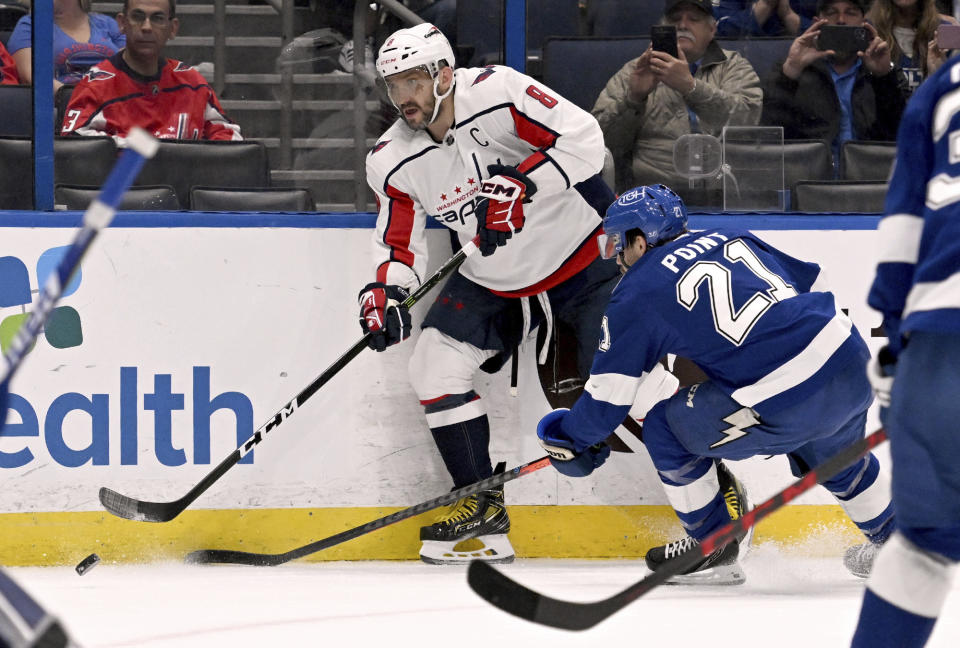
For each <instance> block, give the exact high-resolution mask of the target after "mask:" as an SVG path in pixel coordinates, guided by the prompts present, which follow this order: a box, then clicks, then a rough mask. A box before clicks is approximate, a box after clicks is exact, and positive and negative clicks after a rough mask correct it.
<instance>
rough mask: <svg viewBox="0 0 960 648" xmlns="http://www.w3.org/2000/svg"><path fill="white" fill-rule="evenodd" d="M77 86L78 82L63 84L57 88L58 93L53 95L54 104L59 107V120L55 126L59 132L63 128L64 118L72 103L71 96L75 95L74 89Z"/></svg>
mask: <svg viewBox="0 0 960 648" xmlns="http://www.w3.org/2000/svg"><path fill="white" fill-rule="evenodd" d="M76 87H77V86H76V84H73V83H68V84H67V85H62V86H60V87H59V88H58V89H57V92H56V94H55V95H53V106H54V108H56V109H57V120H56V122H54V125H53V126H54V128H56V129H57V132H58V133H59V132H60V130H61V129H62V128H63V118H64V116H65V115H66V114H67V106H68V105H69V104H70V97H71V95H73V89H74V88H76Z"/></svg>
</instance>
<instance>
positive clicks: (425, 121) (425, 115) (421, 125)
mask: <svg viewBox="0 0 960 648" xmlns="http://www.w3.org/2000/svg"><path fill="white" fill-rule="evenodd" d="M436 104H437V100H436V99H430V102H429V103H428V104H427V105H425V106H421V105H420V104H418V103H417V102H415V101H408V102H406V103H405V104H403V105H402V106H400V117H401V118H402V119H403V123H404V124H406V125H407V128H409V129H410V130H414V131H422V130H427V126H429V125H430V117H431V115H433V109H434V107H435V106H436ZM407 108H416V109H417V110H418V111H419V117H420V121H419V122H417V123H414V124H411V123H410V120H409V119H407V116H406V115H405V114H404V112H403V111H404V110H405V109H407Z"/></svg>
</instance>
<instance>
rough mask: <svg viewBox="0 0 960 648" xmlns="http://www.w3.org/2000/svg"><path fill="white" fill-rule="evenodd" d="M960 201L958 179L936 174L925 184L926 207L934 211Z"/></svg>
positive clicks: (944, 174)
mask: <svg viewBox="0 0 960 648" xmlns="http://www.w3.org/2000/svg"><path fill="white" fill-rule="evenodd" d="M957 201H960V178H954V177H953V176H951V175H949V174H946V173H939V174H937V175H936V176H935V177H934V178H933V179H932V180H930V182H929V183H928V184H927V200H926V204H927V207H929V208H930V209H932V210H934V211H936V210H938V209H943V208H944V207H946V206H948V205H952V204H954V203H955V202H957Z"/></svg>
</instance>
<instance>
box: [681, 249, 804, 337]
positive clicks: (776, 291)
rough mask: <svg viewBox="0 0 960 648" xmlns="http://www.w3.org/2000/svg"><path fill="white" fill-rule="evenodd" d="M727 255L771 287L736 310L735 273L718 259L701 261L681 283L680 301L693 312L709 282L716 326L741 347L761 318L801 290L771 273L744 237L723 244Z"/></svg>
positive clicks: (724, 335) (725, 255) (711, 306)
mask: <svg viewBox="0 0 960 648" xmlns="http://www.w3.org/2000/svg"><path fill="white" fill-rule="evenodd" d="M723 256H724V258H726V259H727V260H729V261H733V262H734V263H742V264H743V265H744V266H745V267H746V268H747V269H749V270H750V271H751V272H752V273H753V274H755V275H756V276H757V277H759V278H760V279H762V280H763V281H764V282H766V283H767V284H768V285H769V286H770V290H767V291H764V292H758V293H754V294H753V295H752V296H751V297H750V299H748V300H747V302H746V303H745V304H744V305H743V306H741V307H740V310H738V311H736V312H734V305H733V273H732V272H731V271H730V270H729V269H728V268H726V267H724V266H722V265H720V264H719V263H717V262H715V261H698V262H697V263H695V264H693V265H692V266H691V267H690V268H689V269H688V270H687V271H686V272H685V273H683V276H682V277H680V280H679V281H678V282H677V301H678V302H680V304H681V305H682V306H683V307H684V308H686V309H687V310H690V311H692V310H693V307H694V306H696V305H697V301H699V299H700V290H699V289H700V284H701V283H703V282H706V283H707V287H708V293H709V295H710V308H711V310H712V311H713V326H714V328H715V329H716V330H717V333H719V334H720V335H722V336H723V337H725V338H727V339H728V340H730V341H731V342H732V343H733V344H735V345H737V346H740V345H741V344H742V343H743V341H744V340H745V339H746V337H747V335H748V334H749V333H750V331H751V330H752V329H753V327H754V326H755V325H756V324H757V322H758V321H759V320H760V318H761V317H762V316H763V314H764V313H766V312H767V310H768V309H769V308H770V307H771V306H773V304H774V303H776V302H779V301H783V300H785V299H789V298H790V297H796V296H797V291H796V290H795V289H794V288H793V287H792V286H790V285H788V284H787V282H785V281H784V280H783V278H782V277H780V275H778V274H775V273H773V272H771V271H770V270H769V269H768V268H767V267H766V266H765V265H763V262H762V261H761V260H760V259H759V258H758V257H757V255H756V254H755V253H754V251H753V250H751V249H750V247H749V246H748V245H747V244H746V243H745V242H744V241H743V240H742V239H734V240H732V241H729V242H727V243H726V244H724V246H723Z"/></svg>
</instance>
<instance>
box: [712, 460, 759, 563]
mask: <svg viewBox="0 0 960 648" xmlns="http://www.w3.org/2000/svg"><path fill="white" fill-rule="evenodd" d="M716 463H717V479H718V480H719V482H720V495H721V496H722V497H723V501H724V502H725V503H726V505H727V513H728V514H729V515H730V519H731V520H739V519H740V518H741V517H743V514H744V513H746V512H747V511H748V510H750V502H749V500H748V499H747V489H746V488H744V487H743V484H742V483H741V482H740V480H739V479H737V478H736V476H735V475H734V474H733V473H732V472H730V469H729V468H727V466H726V465H725V464H724V463H723V462H722V461H717V462H716ZM737 539H738V540H739V541H740V553H739V558H743V557H745V556H746V555H747V552H748V551H749V550H750V547H751V543H752V541H753V527H752V526H751V527H750V528H749V529H747V532H746V533H745V534H743V535H742V536H740V537H739V538H737Z"/></svg>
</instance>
